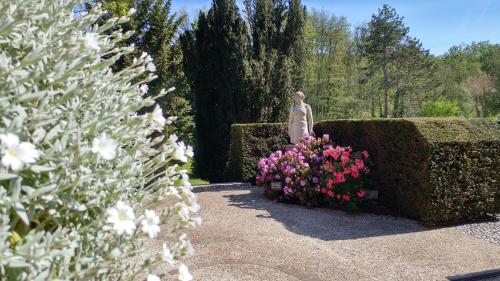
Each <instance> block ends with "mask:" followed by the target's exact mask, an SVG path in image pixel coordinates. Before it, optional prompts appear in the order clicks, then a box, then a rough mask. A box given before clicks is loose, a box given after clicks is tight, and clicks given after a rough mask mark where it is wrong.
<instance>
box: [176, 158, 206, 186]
mask: <svg viewBox="0 0 500 281" xmlns="http://www.w3.org/2000/svg"><path fill="white" fill-rule="evenodd" d="M180 169H182V170H187V171H188V174H189V182H190V183H191V185H203V184H209V183H210V182H208V181H206V180H202V179H200V178H197V177H195V176H194V175H193V161H192V160H189V161H188V162H187V163H185V164H184V165H182V166H181V168H180Z"/></svg>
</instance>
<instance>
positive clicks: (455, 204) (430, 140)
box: [226, 118, 500, 224]
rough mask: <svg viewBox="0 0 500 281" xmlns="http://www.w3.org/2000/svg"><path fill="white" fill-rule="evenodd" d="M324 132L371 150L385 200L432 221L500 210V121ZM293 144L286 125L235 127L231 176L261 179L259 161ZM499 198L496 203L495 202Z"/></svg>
mask: <svg viewBox="0 0 500 281" xmlns="http://www.w3.org/2000/svg"><path fill="white" fill-rule="evenodd" d="M314 131H315V132H316V134H317V135H319V136H321V135H323V134H330V136H331V138H332V139H333V140H334V141H335V142H336V143H337V144H339V145H342V146H348V145H350V146H352V147H353V149H354V150H363V149H366V150H368V152H369V153H370V159H371V161H373V166H371V167H370V168H371V172H370V173H369V174H368V180H369V181H370V182H371V185H373V186H370V188H373V187H374V188H376V189H378V190H379V202H380V203H381V204H382V205H384V206H386V207H388V208H389V209H391V210H393V211H395V212H398V213H400V214H402V215H405V216H408V217H410V218H415V219H419V220H421V221H424V222H426V223H433V224H434V223H435V224H439V223H453V222H458V221H463V220H469V219H476V218H483V217H486V216H488V215H489V214H492V213H495V212H498V211H499V210H500V208H499V207H500V172H499V171H500V125H499V124H498V123H495V122H493V121H490V120H486V119H455V118H409V119H375V120H336V121H322V122H319V123H317V124H316V125H315V126H314ZM287 143H288V136H287V128H286V124H244V125H233V127H232V142H231V151H230V161H229V163H228V165H227V169H226V175H227V176H228V179H230V180H237V181H241V180H243V181H251V182H253V181H254V180H255V175H256V168H257V162H258V160H259V159H260V158H262V157H266V156H268V155H269V154H270V153H272V152H274V151H276V150H278V149H283V148H284V147H285V145H286V144H287ZM495 204H496V206H495Z"/></svg>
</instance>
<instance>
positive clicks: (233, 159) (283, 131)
mask: <svg viewBox="0 0 500 281" xmlns="http://www.w3.org/2000/svg"><path fill="white" fill-rule="evenodd" d="M287 130H288V129H287V124H284V123H283V124H282V123H276V124H267V123H256V124H235V125H232V126H231V146H230V149H229V161H228V163H227V165H226V170H225V177H226V180H227V181H245V182H255V176H256V172H257V162H259V160H260V159H261V158H263V157H266V156H268V155H269V154H271V153H273V152H275V151H276V150H280V149H281V150H283V149H284V147H285V145H287V144H288V142H289V138H288V133H287Z"/></svg>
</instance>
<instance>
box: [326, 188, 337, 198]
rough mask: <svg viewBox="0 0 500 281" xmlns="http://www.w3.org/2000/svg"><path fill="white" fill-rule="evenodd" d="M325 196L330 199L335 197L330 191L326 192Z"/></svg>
mask: <svg viewBox="0 0 500 281" xmlns="http://www.w3.org/2000/svg"><path fill="white" fill-rule="evenodd" d="M326 195H327V196H328V197H330V198H332V197H333V196H334V195H335V193H333V191H331V190H330V191H328V192H327V193H326Z"/></svg>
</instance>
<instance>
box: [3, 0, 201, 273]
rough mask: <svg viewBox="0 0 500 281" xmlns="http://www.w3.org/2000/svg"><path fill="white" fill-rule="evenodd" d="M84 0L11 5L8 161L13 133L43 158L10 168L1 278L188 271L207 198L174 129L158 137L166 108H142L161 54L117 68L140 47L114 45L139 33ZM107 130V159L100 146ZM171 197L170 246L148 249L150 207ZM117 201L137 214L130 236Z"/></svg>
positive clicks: (163, 217)
mask: <svg viewBox="0 0 500 281" xmlns="http://www.w3.org/2000/svg"><path fill="white" fill-rule="evenodd" d="M78 4H80V3H79V1H71V0H23V1H10V0H0V77H1V83H0V136H2V139H3V142H2V144H1V148H0V156H1V157H7V155H10V157H16V155H17V154H16V153H17V152H16V151H14V150H12V151H9V149H10V148H9V144H8V136H10V139H12V137H13V136H17V137H18V138H19V140H20V142H21V146H22V145H23V144H22V143H25V145H28V144H31V145H32V147H31V148H34V149H36V150H28V153H29V151H31V152H33V153H34V152H36V153H37V154H39V155H35V154H33V155H31V156H32V158H33V159H34V160H36V161H35V162H34V163H31V162H32V161H29V160H26V159H25V160H23V161H25V162H24V163H23V165H22V167H21V168H19V167H17V169H14V168H13V167H15V166H9V165H8V161H9V160H8V159H7V160H5V162H4V163H3V165H2V163H0V279H2V280H3V279H8V280H51V279H54V280H55V279H57V280H113V279H120V280H127V279H133V278H136V277H138V276H141V274H147V273H151V274H153V273H154V272H152V271H153V270H154V268H155V266H156V265H157V264H159V263H167V266H171V267H177V266H178V265H181V267H182V268H183V270H185V267H184V266H183V265H182V264H181V263H182V261H181V260H182V259H183V258H184V257H185V256H187V255H189V254H190V253H191V252H192V249H191V245H190V243H189V241H188V240H187V239H186V238H185V235H182V229H184V228H186V227H189V226H193V225H196V224H198V223H199V219H198V218H195V217H192V216H191V214H192V213H194V212H196V211H197V209H198V205H197V203H196V197H195V196H194V194H193V193H192V192H191V186H190V184H189V182H188V178H187V175H186V172H185V171H179V169H178V167H177V165H174V164H173V161H174V160H184V161H185V160H186V155H188V156H191V154H192V152H191V150H190V148H186V147H185V146H184V144H183V143H181V142H179V141H177V140H176V137H175V136H172V137H170V138H169V140H166V141H164V140H162V138H154V139H152V138H150V136H151V134H152V133H153V132H154V131H155V130H161V127H162V125H163V124H164V123H165V121H166V120H164V119H163V120H162V119H161V118H160V119H158V118H159V116H158V114H157V115H154V114H146V116H139V115H137V114H136V112H138V111H139V109H141V108H143V107H145V106H151V105H153V104H154V98H143V95H144V93H145V92H146V91H147V89H146V87H144V86H142V85H143V84H144V83H146V82H149V81H151V79H154V75H153V72H154V65H153V63H152V62H151V59H150V57H149V56H147V55H146V54H144V55H142V56H141V57H139V58H137V59H135V60H134V62H133V63H132V65H131V66H129V67H127V68H125V69H123V70H121V71H119V72H116V73H113V72H112V71H111V68H110V66H111V65H113V63H114V62H115V61H116V60H117V59H118V58H120V56H122V55H124V54H127V53H131V52H132V51H133V46H130V47H120V48H118V47H115V46H117V43H118V42H119V41H121V40H123V39H125V38H127V37H128V36H130V34H122V33H121V32H119V31H113V29H112V28H111V27H113V26H114V25H115V24H117V23H118V22H123V21H126V20H127V19H126V18H120V19H116V18H115V19H111V20H110V21H108V22H107V23H105V24H103V25H101V26H97V25H95V24H94V23H95V22H96V21H97V19H98V18H99V16H100V15H101V11H100V10H99V8H95V9H93V10H92V12H91V13H90V14H85V13H76V14H75V12H74V8H75V6H77V5H78ZM141 86H142V87H141ZM164 94H168V93H167V92H166V91H162V93H161V95H164ZM157 113H158V112H157ZM103 134H105V135H106V138H107V139H108V142H107V145H108V146H107V147H105V148H104V149H108V151H107V152H108V153H107V154H106V153H99V149H98V147H97V148H96V145H98V144H96V141H97V140H99V138H100V137H101V136H103ZM9 153H11V154H9ZM12 153H13V154H12ZM115 154H116V155H115ZM17 156H18V155H17ZM21 160H22V159H21ZM21 160H20V161H21ZM167 197H171V198H172V199H170V200H168V202H170V204H169V205H168V206H167V207H165V208H163V209H162V210H156V211H157V213H158V216H159V217H160V221H161V228H162V235H161V239H162V240H164V242H165V248H164V252H163V253H143V251H144V250H143V249H144V247H143V245H142V244H143V243H144V242H145V241H147V239H150V238H149V237H148V236H147V235H146V233H145V232H144V231H143V230H142V228H141V221H143V220H144V213H145V210H146V209H153V207H154V206H155V205H156V204H157V203H158V202H159V201H160V200H163V199H165V198H167ZM118 201H121V202H124V204H125V205H127V206H130V207H131V208H132V210H133V212H134V213H135V216H133V217H132V220H131V221H130V222H131V223H133V225H134V226H135V227H134V228H133V229H131V230H133V231H132V232H131V234H130V235H128V234H127V233H122V234H121V235H120V234H119V233H118V232H117V231H116V228H114V225H113V223H112V221H108V220H109V216H110V214H109V211H110V210H114V209H116V208H115V207H116V205H117V202H118ZM129 219H130V218H129ZM137 260H139V261H140V262H136V261H137ZM179 278H180V279H184V280H187V279H189V274H188V273H186V272H185V271H184V272H183V274H181V276H180V277H179Z"/></svg>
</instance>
